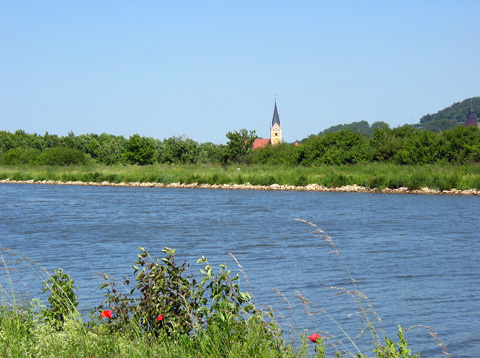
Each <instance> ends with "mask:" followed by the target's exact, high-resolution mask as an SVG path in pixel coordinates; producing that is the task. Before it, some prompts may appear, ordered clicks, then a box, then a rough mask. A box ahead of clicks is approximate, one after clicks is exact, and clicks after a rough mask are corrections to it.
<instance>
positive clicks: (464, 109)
mask: <svg viewBox="0 0 480 358" xmlns="http://www.w3.org/2000/svg"><path fill="white" fill-rule="evenodd" d="M472 105H473V111H474V112H475V115H476V116H477V118H479V117H480V97H473V98H472ZM469 111H470V99H469V98H468V99H465V100H463V101H462V102H455V103H454V104H452V105H451V106H450V107H447V108H444V109H442V110H441V111H438V112H437V113H435V114H426V115H424V116H423V117H422V118H420V123H419V124H417V125H415V127H418V128H423V129H426V130H431V131H434V132H440V131H444V130H447V129H451V128H453V127H455V126H457V125H463V124H464V123H465V119H466V118H467V114H468V112H469Z"/></svg>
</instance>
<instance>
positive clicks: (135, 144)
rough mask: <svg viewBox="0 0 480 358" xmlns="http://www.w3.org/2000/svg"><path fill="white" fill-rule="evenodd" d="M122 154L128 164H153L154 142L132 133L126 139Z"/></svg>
mask: <svg viewBox="0 0 480 358" xmlns="http://www.w3.org/2000/svg"><path fill="white" fill-rule="evenodd" d="M123 156H124V158H125V161H126V162H127V163H129V164H139V165H147V164H153V163H154V162H155V144H154V143H153V141H152V140H151V139H150V138H146V137H141V136H140V135H139V134H134V135H132V136H131V137H130V138H129V139H128V141H127V146H126V151H125V153H124V154H123Z"/></svg>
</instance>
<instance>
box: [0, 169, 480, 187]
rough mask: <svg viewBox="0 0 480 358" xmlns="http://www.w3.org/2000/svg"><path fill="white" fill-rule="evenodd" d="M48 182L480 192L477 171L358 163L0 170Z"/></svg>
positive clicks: (479, 172) (18, 177)
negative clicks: (353, 187)
mask: <svg viewBox="0 0 480 358" xmlns="http://www.w3.org/2000/svg"><path fill="white" fill-rule="evenodd" d="M7 178H8V179H10V180H34V181H41V180H53V181H62V182H67V181H81V182H96V183H100V182H104V181H107V182H110V183H121V182H124V183H137V182H140V183H146V182H153V183H163V184H171V183H182V184H193V183H198V184H247V183H250V184H252V185H271V184H274V183H275V184H279V185H299V186H305V185H307V184H318V185H321V186H324V187H328V188H335V187H341V186H346V185H359V186H364V187H367V188H372V189H373V188H376V189H384V188H392V189H397V188H400V187H406V188H408V189H412V190H414V189H420V188H424V187H428V188H430V189H436V190H450V189H452V188H456V189H459V190H468V189H480V166H479V165H474V164H469V165H446V164H445V165H440V164H435V165H422V166H404V165H394V164H357V165H351V166H348V165H344V166H319V167H283V166H257V165H252V166H226V167H222V166H214V165H159V164H157V165H148V166H132V165H129V166H102V165H87V166H69V167H48V166H16V167H12V166H0V179H7Z"/></svg>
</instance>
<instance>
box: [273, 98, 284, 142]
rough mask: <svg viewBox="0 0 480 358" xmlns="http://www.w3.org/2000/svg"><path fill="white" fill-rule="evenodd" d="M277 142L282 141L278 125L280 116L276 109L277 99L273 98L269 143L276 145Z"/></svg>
mask: <svg viewBox="0 0 480 358" xmlns="http://www.w3.org/2000/svg"><path fill="white" fill-rule="evenodd" d="M279 143H282V127H280V117H279V116H278V111H277V100H275V108H274V109H273V118H272V124H271V126H270V144H271V145H277V144H279Z"/></svg>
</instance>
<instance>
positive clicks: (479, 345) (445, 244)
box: [0, 184, 480, 358]
mask: <svg viewBox="0 0 480 358" xmlns="http://www.w3.org/2000/svg"><path fill="white" fill-rule="evenodd" d="M479 211H480V198H478V197H469V196H466V197H465V196H427V195H424V196H419V195H393V194H390V195H388V194H358V193H320V192H277V191H276V192H272V191H234V190H207V189H161V188H120V187H119V188H117V187H87V186H49V185H13V184H0V247H3V248H8V249H11V250H12V251H13V252H15V253H17V254H22V255H25V256H26V257H28V258H29V259H31V260H33V261H35V262H36V263H38V264H39V265H41V266H44V267H46V268H47V269H49V270H51V269H55V268H59V267H62V268H63V269H64V270H65V271H66V272H68V273H69V274H70V275H71V276H72V277H73V278H74V280H75V283H76V285H77V286H78V287H79V291H78V296H79V301H80V305H81V308H82V310H84V311H89V310H91V309H92V308H93V307H94V306H97V305H98V304H99V303H101V301H102V299H103V293H104V292H102V291H100V290H99V289H98V286H99V285H100V284H101V280H100V279H99V277H98V275H97V273H101V272H106V273H108V274H110V275H112V276H113V277H116V278H118V279H119V280H120V279H122V278H123V277H124V276H126V275H130V276H132V269H131V266H132V264H133V263H134V261H135V260H136V257H137V253H138V247H139V246H143V247H144V248H146V249H147V250H148V251H149V252H150V253H151V254H152V256H159V257H160V256H161V255H162V254H161V252H160V250H161V249H162V248H163V247H165V246H168V247H171V248H174V249H176V250H177V259H178V260H179V261H181V262H183V260H187V261H188V262H189V263H190V264H191V267H190V270H191V271H192V272H195V271H197V270H198V269H199V268H200V267H199V266H198V265H196V264H195V262H196V260H197V259H198V258H199V257H201V256H202V255H204V256H206V257H207V258H208V259H209V260H210V262H211V263H213V264H215V265H218V264H220V263H226V264H227V265H228V266H229V268H230V269H233V270H234V271H236V270H237V269H238V266H237V264H236V263H235V261H234V260H233V259H232V258H231V257H230V256H229V253H232V254H234V255H235V257H236V258H237V259H238V261H239V262H240V264H241V265H242V266H243V269H244V270H245V273H246V275H247V276H248V279H249V283H247V282H246V281H245V279H244V278H243V277H242V282H241V287H242V288H243V290H248V291H250V292H252V293H253V295H254V296H255V301H256V303H257V304H265V305H269V306H273V308H274V309H276V310H278V311H279V313H278V319H279V322H280V323H281V324H282V325H283V327H284V329H285V331H286V332H288V330H289V329H292V330H293V333H292V334H293V335H295V332H297V333H302V332H304V330H306V329H308V330H309V332H313V331H314V330H316V331H329V332H331V333H334V334H335V335H336V336H337V337H340V338H341V339H342V341H343V342H344V343H345V344H346V345H347V347H348V348H349V349H350V351H352V352H354V348H353V346H352V345H349V344H348V342H347V339H346V338H345V337H344V336H342V333H341V332H340V331H339V330H338V329H337V328H336V326H335V325H334V324H333V323H332V320H331V319H330V318H329V317H328V316H326V315H320V314H318V315H315V316H314V318H312V317H311V316H309V315H308V314H307V313H306V312H305V310H304V308H305V307H304V306H303V305H302V303H301V301H300V300H299V299H298V298H297V292H299V293H300V294H301V295H303V296H304V297H306V298H307V299H309V300H310V301H312V302H313V303H314V304H315V305H316V306H312V307H311V310H312V311H318V310H320V309H322V310H325V311H326V312H327V313H328V314H329V315H330V316H331V317H332V318H334V319H336V320H337V321H338V322H339V323H340V324H341V325H342V327H343V328H344V329H346V331H347V332H348V333H349V335H350V336H351V337H352V338H354V337H356V336H357V334H358V331H359V330H360V329H361V328H362V327H363V326H362V323H361V321H360V319H359V316H358V315H356V314H355V312H357V311H358V306H357V305H356V304H355V302H354V300H353V299H352V298H351V297H349V296H348V295H345V294H343V295H339V296H338V295H337V296H336V294H337V293H339V292H340V291H337V290H334V289H329V288H328V287H331V286H334V287H345V288H348V289H351V288H352V287H351V285H350V279H349V275H348V273H347V272H346V270H345V267H344V265H343V263H342V261H341V258H340V257H339V256H338V255H336V254H334V253H332V250H333V248H332V246H330V245H329V244H328V242H326V241H325V240H323V239H322V238H319V237H316V236H315V235H313V234H311V231H312V229H313V228H312V227H310V226H309V225H307V224H304V223H301V222H298V221H295V218H300V219H303V220H307V221H310V222H312V223H315V224H317V225H318V227H319V228H321V229H322V230H323V231H324V232H325V233H327V234H328V235H329V236H330V237H331V238H332V239H333V242H334V243H335V245H336V246H337V247H338V249H339V251H340V253H341V254H342V257H343V259H344V260H345V262H346V263H347V265H348V269H349V270H350V273H351V276H352V277H353V278H355V279H356V282H357V288H358V289H359V290H360V291H362V292H363V293H364V294H365V295H366V296H367V297H368V298H369V299H370V301H371V303H372V305H373V307H374V309H375V312H376V314H377V316H378V317H380V318H381V319H382V321H381V322H378V321H377V320H376V317H375V315H370V317H371V318H372V320H373V321H374V322H375V324H376V327H377V328H378V329H379V330H380V329H381V330H383V331H384V332H385V334H386V335H388V336H389V337H390V338H392V339H394V340H395V341H397V337H396V332H397V325H398V324H400V325H402V327H403V328H407V327H410V326H413V325H419V324H421V325H425V326H429V327H431V329H432V330H433V331H435V332H437V333H438V334H439V337H440V338H441V339H442V341H443V342H444V343H445V344H446V346H447V348H448V349H449V351H450V353H451V354H452V355H453V356H455V357H471V358H473V357H478V355H479V353H478V352H480V338H479V337H480V300H479V295H480V275H479V274H480V243H479V242H480V240H479V234H478V233H479V229H480V224H479V221H478V219H477V216H478V213H479ZM2 253H3V259H4V260H6V261H8V262H9V266H10V267H11V268H15V267H16V268H21V267H22V265H24V264H25V263H26V261H22V262H18V263H14V262H11V261H10V260H11V259H12V258H13V256H12V255H11V254H9V253H7V252H5V251H2ZM16 257H17V258H18V256H16ZM36 271H38V266H36V265H33V268H30V269H25V270H21V271H16V272H13V273H12V274H11V275H10V276H9V277H7V275H6V274H5V271H3V272H2V273H1V275H0V284H2V286H3V287H4V288H8V286H9V284H10V283H9V281H11V280H12V279H13V280H14V282H13V285H14V289H15V292H17V294H20V293H23V294H25V295H27V296H29V297H42V296H41V290H42V286H41V284H40V282H39V279H38V278H35V272H36ZM18 277H20V280H17V278H18ZM273 289H276V290H278V291H280V292H281V293H282V294H283V295H285V297H281V296H279V295H278V294H277V293H275V292H274V291H273ZM284 298H286V299H287V300H288V302H289V303H288V304H287V303H286V302H285V300H284ZM282 317H284V318H282ZM427 333H428V330H425V329H423V328H416V329H413V330H410V331H409V332H407V333H406V338H407V342H408V343H409V345H410V348H412V351H413V352H417V351H421V352H422V356H423V357H432V356H441V355H442V351H441V348H439V347H438V346H437V341H436V340H434V339H433V338H432V337H431V336H428V335H427ZM364 340H365V341H368V340H369V335H368V334H367V335H366V336H365V339H364ZM359 345H360V347H365V343H362V339H361V338H360V339H359ZM362 349H363V350H364V351H363V353H364V354H370V355H373V353H372V352H371V351H370V349H371V348H362Z"/></svg>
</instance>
